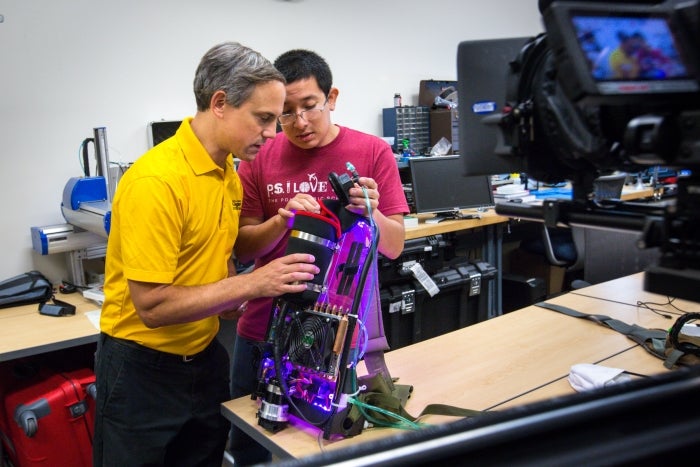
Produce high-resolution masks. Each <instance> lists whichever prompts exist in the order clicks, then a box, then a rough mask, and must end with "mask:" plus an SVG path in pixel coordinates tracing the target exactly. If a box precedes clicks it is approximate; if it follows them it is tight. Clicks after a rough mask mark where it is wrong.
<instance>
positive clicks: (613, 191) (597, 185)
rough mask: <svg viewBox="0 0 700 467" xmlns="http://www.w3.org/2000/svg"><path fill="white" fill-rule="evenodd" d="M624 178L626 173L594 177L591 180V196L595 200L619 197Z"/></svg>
mask: <svg viewBox="0 0 700 467" xmlns="http://www.w3.org/2000/svg"><path fill="white" fill-rule="evenodd" d="M626 179H627V174H626V173H619V174H614V175H603V176H602V177H598V178H596V179H595V180H593V196H594V197H595V199H596V200H597V201H599V200H601V199H620V197H621V196H622V188H623V187H624V186H625V180H626Z"/></svg>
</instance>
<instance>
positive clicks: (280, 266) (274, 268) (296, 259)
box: [247, 253, 320, 297]
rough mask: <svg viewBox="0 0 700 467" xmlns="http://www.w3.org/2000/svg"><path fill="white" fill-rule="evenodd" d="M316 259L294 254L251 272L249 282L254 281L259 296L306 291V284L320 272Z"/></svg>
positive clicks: (307, 255) (303, 254) (305, 254)
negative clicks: (315, 262)
mask: <svg viewBox="0 0 700 467" xmlns="http://www.w3.org/2000/svg"><path fill="white" fill-rule="evenodd" d="M315 260H316V259H315V258H314V256H313V255H310V254H307V253H292V254H290V255H287V256H283V257H281V258H277V259H274V260H272V261H270V262H269V263H268V264H266V265H265V266H262V267H260V268H256V269H254V270H253V271H251V272H250V274H249V276H250V277H248V278H247V280H249V281H254V282H255V284H256V285H257V288H258V290H259V293H258V296H261V297H277V296H280V295H283V294H287V293H299V292H303V291H304V290H306V282H308V281H310V280H312V279H313V278H314V276H315V275H316V274H318V273H319V272H320V269H319V268H318V266H316V265H315V264H313V263H314V261H315Z"/></svg>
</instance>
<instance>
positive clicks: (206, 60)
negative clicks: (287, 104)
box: [194, 42, 285, 111]
mask: <svg viewBox="0 0 700 467" xmlns="http://www.w3.org/2000/svg"><path fill="white" fill-rule="evenodd" d="M270 81H280V82H281V83H283V84H284V83H285V79H284V76H282V74H281V73H280V72H279V71H278V70H277V69H276V68H275V67H274V66H273V65H272V63H270V61H269V60H267V59H266V58H265V57H263V56H262V55H261V54H260V53H258V52H256V51H255V50H252V49H250V48H248V47H245V46H243V45H241V44H239V43H238V42H224V43H221V44H218V45H215V46H214V47H212V48H211V49H209V51H207V53H206V54H204V56H203V57H202V60H201V61H200V62H199V66H198V67H197V71H196V73H195V75H194V97H195V99H196V101H197V110H199V111H205V110H207V109H209V105H210V104H211V98H212V96H213V95H214V93H215V92H216V91H219V90H221V91H224V92H225V93H226V103H227V104H229V105H231V106H233V107H239V106H240V105H242V104H243V103H244V102H245V101H246V100H248V98H249V97H250V95H251V94H252V93H253V90H254V89H255V86H257V85H258V84H261V83H267V82H270Z"/></svg>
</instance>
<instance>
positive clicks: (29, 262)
mask: <svg viewBox="0 0 700 467" xmlns="http://www.w3.org/2000/svg"><path fill="white" fill-rule="evenodd" d="M0 15H2V17H3V22H1V23H0V116H1V122H2V123H1V124H0V164H2V170H0V194H1V196H2V198H1V199H0V202H1V203H2V211H3V217H4V220H3V223H2V229H0V248H1V249H0V252H1V260H0V280H1V279H4V278H7V277H10V276H13V275H15V274H19V273H22V272H25V271H28V270H30V269H39V270H40V271H42V272H44V274H46V275H47V276H48V277H49V278H50V279H51V280H53V281H58V280H60V279H63V278H68V276H67V272H66V269H65V264H66V260H65V254H55V255H49V256H41V255H39V254H38V253H36V252H34V251H33V250H32V243H31V235H30V227H31V226H45V225H50V224H60V223H63V222H64V219H63V217H62V215H61V210H60V203H61V196H62V193H63V188H64V186H65V184H66V182H67V181H68V179H69V178H70V177H75V176H80V175H81V174H82V168H81V163H80V157H79V147H80V143H81V142H82V141H83V140H84V139H85V138H89V137H92V136H93V128H95V127H100V126H104V127H106V129H107V142H108V153H109V158H110V160H111V161H112V162H120V161H121V162H130V161H134V160H135V159H136V158H138V157H139V155H141V154H142V153H143V152H144V151H145V150H146V149H147V132H146V130H147V126H148V122H150V121H153V120H160V119H182V118H183V117H184V116H187V115H192V114H193V113H194V110H195V103H194V99H193V96H192V90H191V84H192V79H193V76H194V70H195V67H196V66H197V63H198V61H199V59H200V57H201V56H202V54H203V53H204V52H205V51H206V50H207V49H208V48H209V47H211V46H212V45H214V44H216V43H218V42H222V41H225V40H236V41H239V42H241V43H243V44H245V45H248V46H250V47H252V48H254V49H256V50H258V51H260V52H262V53H263V54H264V55H265V56H266V57H268V58H269V59H270V60H274V58H275V57H276V56H277V55H279V54H280V53H282V52H284V51H285V50H288V49H290V48H310V49H314V50H316V51H317V52H319V53H320V54H321V55H322V56H324V57H325V58H326V60H327V61H328V62H329V64H330V66H331V69H332V70H333V74H334V81H335V85H336V86H337V87H338V88H339V89H340V91H341V93H340V98H339V103H338V108H337V110H336V112H335V115H334V120H335V121H336V122H338V123H340V124H343V125H347V126H350V127H354V128H357V129H359V130H363V131H366V132H369V133H373V134H377V135H381V134H382V125H381V109H382V108H383V107H390V106H392V103H393V100H392V98H393V95H394V92H400V93H401V94H402V96H403V102H404V105H416V104H417V99H418V84H419V82H420V80H422V79H438V80H454V79H456V78H457V76H456V73H457V72H456V52H457V45H458V43H459V42H460V41H462V40H471V39H490V38H499V37H511V36H527V35H534V34H537V33H538V32H540V31H541V29H542V27H541V23H540V15H539V12H538V10H537V1H536V0H488V1H478V0H430V1H426V0H287V1H285V0H198V1H191V0H188V1H184V0H111V1H108V0H62V1H56V0H14V1H13V0H0ZM93 173H94V168H93Z"/></svg>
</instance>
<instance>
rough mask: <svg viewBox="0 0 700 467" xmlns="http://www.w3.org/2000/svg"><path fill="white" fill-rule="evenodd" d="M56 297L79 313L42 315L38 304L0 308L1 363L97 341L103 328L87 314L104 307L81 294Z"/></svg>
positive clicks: (58, 295)
mask: <svg viewBox="0 0 700 467" xmlns="http://www.w3.org/2000/svg"><path fill="white" fill-rule="evenodd" d="M56 298H58V299H59V300H61V301H64V302H68V303H71V304H73V305H75V306H76V312H75V315H73V316H61V317H53V316H44V315H40V314H39V305H38V304H33V305H24V306H19V307H14V308H3V309H1V310H0V362H3V361H7V360H13V359H15V358H21V357H27V356H30V355H37V354H41V353H45V352H52V351H54V350H61V349H65V348H69V347H75V346H79V345H82V344H89V343H93V342H97V336H98V335H99V331H98V329H97V328H96V327H95V326H94V325H93V324H92V323H91V322H90V320H89V319H88V317H87V316H86V314H85V313H86V312H88V311H92V310H99V308H100V306H99V305H97V304H96V303H94V302H91V301H89V300H87V299H85V298H84V297H83V296H82V295H81V294H80V293H73V294H57V295H56Z"/></svg>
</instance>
